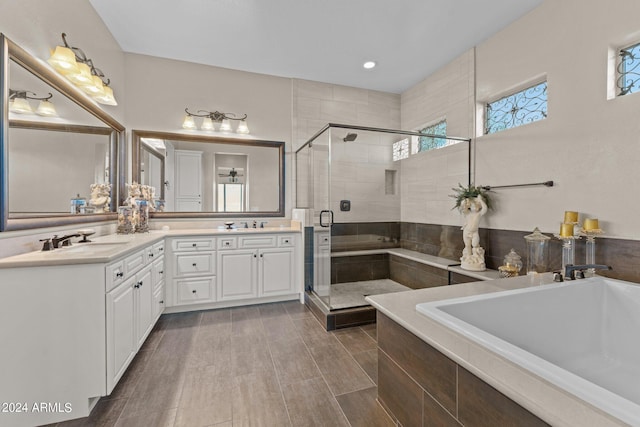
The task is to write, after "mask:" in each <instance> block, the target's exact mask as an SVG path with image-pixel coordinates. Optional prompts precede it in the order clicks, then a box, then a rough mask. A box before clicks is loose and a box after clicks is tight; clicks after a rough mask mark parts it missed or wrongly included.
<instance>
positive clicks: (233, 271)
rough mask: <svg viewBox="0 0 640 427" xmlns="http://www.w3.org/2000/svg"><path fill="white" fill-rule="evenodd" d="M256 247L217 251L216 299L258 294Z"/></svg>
mask: <svg viewBox="0 0 640 427" xmlns="http://www.w3.org/2000/svg"><path fill="white" fill-rule="evenodd" d="M257 258H258V250H257V249H247V250H235V251H221V252H218V280H219V281H218V299H219V300H221V301H223V300H234V299H243V298H254V297H257V296H258V286H257V283H258V279H257V275H256V264H257Z"/></svg>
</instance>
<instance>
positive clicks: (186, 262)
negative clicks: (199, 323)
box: [167, 236, 216, 307]
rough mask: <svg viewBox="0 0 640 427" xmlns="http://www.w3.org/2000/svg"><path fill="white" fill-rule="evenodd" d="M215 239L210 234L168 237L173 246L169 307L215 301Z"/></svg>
mask: <svg viewBox="0 0 640 427" xmlns="http://www.w3.org/2000/svg"><path fill="white" fill-rule="evenodd" d="M215 244H216V239H215V238H214V237H207V236H194V237H176V238H170V239H168V240H167V245H168V247H170V248H171V262H170V269H169V270H170V274H169V279H168V280H169V283H170V286H169V292H168V294H169V295H168V297H169V304H168V305H167V306H168V307H174V306H189V305H194V304H203V303H209V302H215V301H216V292H215V289H216V256H215V254H216V252H215V248H216V246H215Z"/></svg>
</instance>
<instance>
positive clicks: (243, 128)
mask: <svg viewBox="0 0 640 427" xmlns="http://www.w3.org/2000/svg"><path fill="white" fill-rule="evenodd" d="M184 111H185V113H187V115H186V116H184V121H183V122H182V127H183V128H184V129H188V130H198V126H197V125H196V122H195V120H194V117H203V119H202V125H200V130H203V131H209V132H212V131H215V130H216V128H215V126H216V124H219V127H218V131H220V132H223V133H229V132H232V131H233V129H232V127H231V120H237V121H239V122H240V123H238V127H237V128H236V133H240V134H243V135H246V134H248V133H249V126H247V115H246V114H245V115H244V116H242V117H236V114H234V113H221V112H219V111H213V112H211V111H207V110H198V112H196V113H192V112H190V111H189V108H185V109H184Z"/></svg>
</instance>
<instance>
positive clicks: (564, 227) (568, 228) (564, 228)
mask: <svg viewBox="0 0 640 427" xmlns="http://www.w3.org/2000/svg"><path fill="white" fill-rule="evenodd" d="M560 237H573V224H560Z"/></svg>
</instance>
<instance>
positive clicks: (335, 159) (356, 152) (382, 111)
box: [293, 79, 400, 222]
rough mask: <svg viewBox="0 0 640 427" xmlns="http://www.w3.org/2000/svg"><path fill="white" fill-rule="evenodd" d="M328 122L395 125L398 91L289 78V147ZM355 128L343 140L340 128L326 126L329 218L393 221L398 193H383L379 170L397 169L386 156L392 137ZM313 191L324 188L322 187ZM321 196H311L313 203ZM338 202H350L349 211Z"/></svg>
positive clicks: (396, 215) (397, 211) (397, 214)
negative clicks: (331, 213)
mask: <svg viewBox="0 0 640 427" xmlns="http://www.w3.org/2000/svg"><path fill="white" fill-rule="evenodd" d="M328 123H342V124H349V125H359V126H369V127H378V128H390V129H398V128H399V127H400V95H398V94H391V93H385V92H377V91H371V90H365V89H357V88H352V87H346V86H339V85H332V84H328V83H319V82H312V81H308V80H297V79H294V80H293V140H294V147H295V148H296V149H297V147H300V146H302V145H303V144H304V143H305V142H306V141H307V140H308V139H309V138H310V137H311V136H313V135H314V134H315V133H316V132H318V131H319V130H320V129H322V128H323V127H324V126H326V125H327V124H328ZM355 132H356V133H358V138H357V139H356V141H353V142H350V143H345V142H344V141H342V138H344V136H345V135H346V133H347V131H346V130H342V129H332V130H331V138H332V139H331V143H332V146H331V156H332V158H331V174H332V176H331V178H332V186H331V201H330V203H331V209H332V210H333V211H334V221H336V222H372V221H399V220H400V194H395V195H385V170H387V169H394V170H399V167H400V164H399V163H398V162H393V160H392V146H391V145H392V143H393V141H394V140H397V139H398V138H397V137H395V138H392V137H390V136H388V135H379V134H374V133H372V132H358V131H355ZM322 138H324V137H322ZM314 189H316V191H326V190H323V186H322V185H314ZM398 193H399V192H398ZM324 195H325V194H316V195H315V199H316V201H318V200H320V198H322V197H323V196H324ZM340 200H351V210H350V211H349V212H341V211H340V208H339V203H340Z"/></svg>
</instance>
